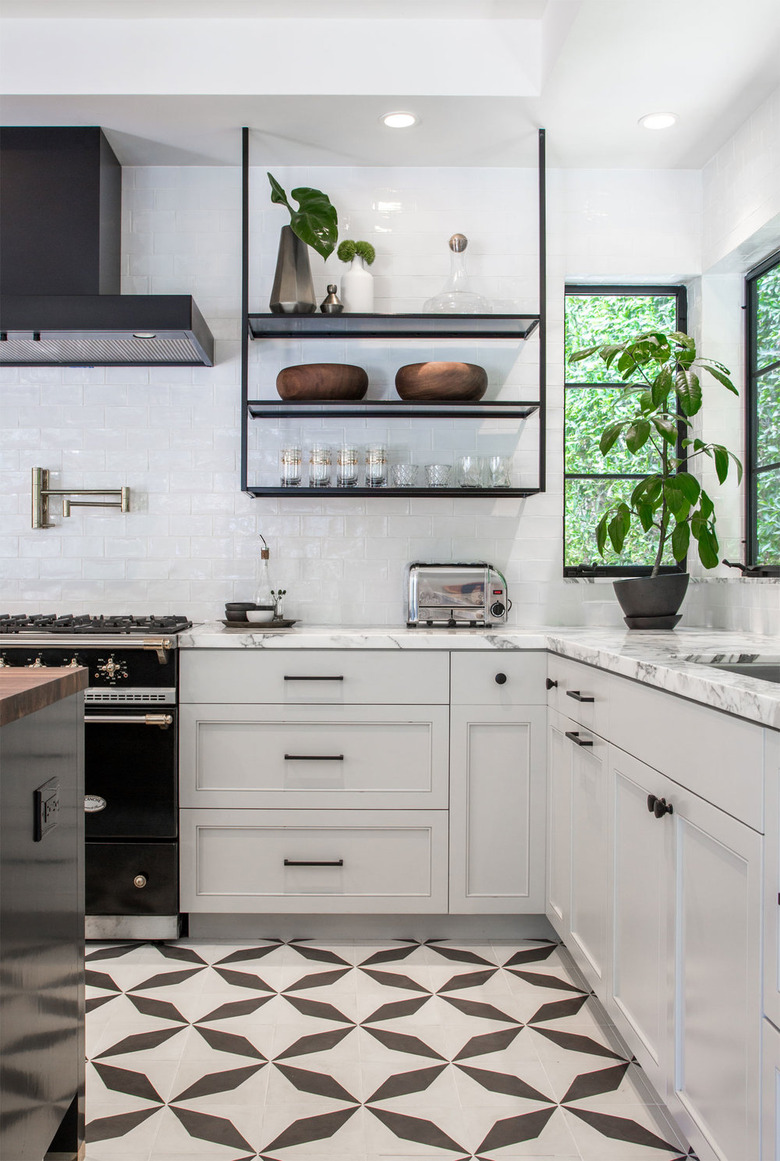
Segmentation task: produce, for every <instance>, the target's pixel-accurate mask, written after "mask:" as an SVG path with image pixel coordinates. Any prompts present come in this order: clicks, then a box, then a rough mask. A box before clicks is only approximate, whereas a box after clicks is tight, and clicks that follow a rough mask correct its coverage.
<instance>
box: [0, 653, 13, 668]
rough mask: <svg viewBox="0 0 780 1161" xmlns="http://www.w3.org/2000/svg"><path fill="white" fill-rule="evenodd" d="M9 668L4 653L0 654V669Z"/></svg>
mask: <svg viewBox="0 0 780 1161" xmlns="http://www.w3.org/2000/svg"><path fill="white" fill-rule="evenodd" d="M10 668H11V666H10V665H9V664H8V661H7V660H6V656H5V653H0V669H10Z"/></svg>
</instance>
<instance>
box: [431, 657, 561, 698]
mask: <svg viewBox="0 0 780 1161" xmlns="http://www.w3.org/2000/svg"><path fill="white" fill-rule="evenodd" d="M546 673H547V654H546V653H538V652H537V653H534V652H527V653H521V652H519V651H515V650H508V649H491V650H490V651H486V652H484V653H483V652H481V651H479V652H475V653H471V652H465V653H458V652H453V654H452V662H451V682H452V704H453V705H495V706H504V705H507V706H508V705H545V704H546V702H547V691H546V689H545V686H544V679H545V676H546Z"/></svg>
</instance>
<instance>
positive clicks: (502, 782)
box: [450, 686, 546, 915]
mask: <svg viewBox="0 0 780 1161" xmlns="http://www.w3.org/2000/svg"><path fill="white" fill-rule="evenodd" d="M542 688H543V686H542ZM545 716H546V714H545V710H544V708H543V707H542V706H513V705H508V706H495V705H474V706H465V705H453V707H452V726H451V744H450V752H451V760H450V911H451V912H453V913H456V914H467V913H470V912H476V913H479V914H490V913H498V914H503V915H511V914H517V913H525V914H529V913H530V914H538V913H539V912H540V911H541V910H542V909H543V905H544V812H545V801H544V747H545Z"/></svg>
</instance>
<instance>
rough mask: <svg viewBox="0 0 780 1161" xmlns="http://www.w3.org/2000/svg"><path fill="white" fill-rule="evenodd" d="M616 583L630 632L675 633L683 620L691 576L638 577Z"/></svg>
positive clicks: (668, 574) (615, 586)
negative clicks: (680, 612)
mask: <svg viewBox="0 0 780 1161" xmlns="http://www.w3.org/2000/svg"><path fill="white" fill-rule="evenodd" d="M612 583H613V587H614V589H615V596H616V597H617V599H618V601H619V602H620V607H621V609H622V610H623V612H624V613H625V616H624V618H623V619H624V621H625V622H626V624H627V625H628V627H629V629H673V628H674V626H675V625H676V624H677V622H678V621H679V620H680V616H681V614H678V612H677V610H678V609H679V607H680V605H681V604H682V603H683V598H684V596H685V592H686V589H687V588H688V573H687V572H670V573H663V574H662V575H660V576H634V577H628V578H627V579H626V580H618V581H613V582H612Z"/></svg>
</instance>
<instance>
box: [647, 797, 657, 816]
mask: <svg viewBox="0 0 780 1161" xmlns="http://www.w3.org/2000/svg"><path fill="white" fill-rule="evenodd" d="M657 801H658V799H657V798H656V796H655V795H654V794H648V796H647V809H648V810H649V811H650V813H651V814H652V813H653V811H654V810H655V804H656V802H657Z"/></svg>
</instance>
